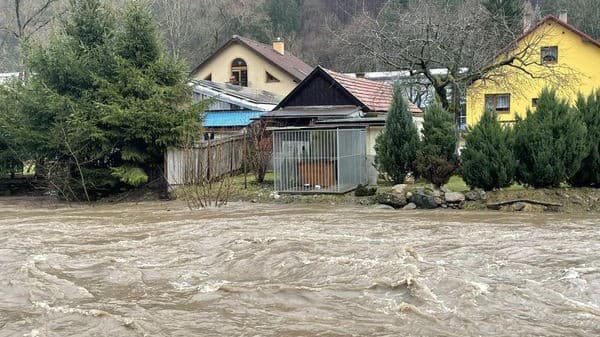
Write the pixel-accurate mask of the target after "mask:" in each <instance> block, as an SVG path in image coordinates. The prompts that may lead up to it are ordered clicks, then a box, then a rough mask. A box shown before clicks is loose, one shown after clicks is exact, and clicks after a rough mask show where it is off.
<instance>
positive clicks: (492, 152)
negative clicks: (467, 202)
mask: <svg viewBox="0 0 600 337" xmlns="http://www.w3.org/2000/svg"><path fill="white" fill-rule="evenodd" d="M512 147H513V139H512V131H511V130H510V129H509V128H503V127H502V126H501V125H500V122H498V118H497V115H496V113H495V112H493V111H489V110H488V111H486V112H485V113H484V114H483V116H482V118H481V120H480V121H479V123H477V125H476V126H475V127H474V128H472V129H470V130H469V132H468V133H467V135H466V137H465V147H464V149H463V150H462V152H461V164H462V166H461V171H462V176H463V179H464V181H465V182H466V183H467V185H469V186H470V187H472V188H482V189H484V190H486V191H490V190H493V189H496V188H501V187H507V186H510V185H511V184H512V182H513V180H514V177H515V169H516V166H517V161H516V159H515V156H514V154H513V149H512Z"/></svg>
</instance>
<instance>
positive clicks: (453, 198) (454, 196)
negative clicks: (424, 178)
mask: <svg viewBox="0 0 600 337" xmlns="http://www.w3.org/2000/svg"><path fill="white" fill-rule="evenodd" d="M444 199H445V200H446V202H447V203H451V204H457V203H460V202H462V201H465V195H464V194H462V193H460V192H446V194H444Z"/></svg>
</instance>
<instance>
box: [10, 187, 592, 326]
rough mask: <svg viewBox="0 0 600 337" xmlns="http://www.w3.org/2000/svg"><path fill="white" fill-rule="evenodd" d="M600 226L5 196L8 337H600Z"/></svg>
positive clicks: (556, 217)
mask: <svg viewBox="0 0 600 337" xmlns="http://www.w3.org/2000/svg"><path fill="white" fill-rule="evenodd" d="M599 222H600V221H599V220H598V218H597V217H596V215H587V216H586V215H580V216H572V215H565V214H542V215H541V214H512V213H477V212H442V211H429V212H421V211H414V212H409V211H399V212H395V211H387V210H375V209H366V208H340V207H334V206H312V205H293V206H285V205H247V204H237V205H230V206H228V207H226V208H224V209H221V210H208V211H195V212H191V211H189V210H188V209H187V208H186V207H185V205H183V204H180V203H158V202H150V203H141V204H119V205H100V206H94V207H88V206H73V207H67V206H64V205H63V206H57V205H49V204H46V203H44V202H42V201H39V200H37V201H32V200H26V199H25V200H24V199H0V266H1V273H0V336H30V337H33V336H281V337H287V336H598V335H600V227H599Z"/></svg>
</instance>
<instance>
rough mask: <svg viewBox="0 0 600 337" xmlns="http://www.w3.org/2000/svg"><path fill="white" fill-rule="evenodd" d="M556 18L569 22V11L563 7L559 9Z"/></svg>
mask: <svg viewBox="0 0 600 337" xmlns="http://www.w3.org/2000/svg"><path fill="white" fill-rule="evenodd" d="M558 18H559V19H560V21H562V22H564V23H569V13H568V12H567V11H566V10H564V9H563V10H561V11H560V13H559V14H558Z"/></svg>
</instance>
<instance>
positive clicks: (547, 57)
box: [542, 46, 558, 64]
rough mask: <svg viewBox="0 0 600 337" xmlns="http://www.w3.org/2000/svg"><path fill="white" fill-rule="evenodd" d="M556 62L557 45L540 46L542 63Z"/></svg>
mask: <svg viewBox="0 0 600 337" xmlns="http://www.w3.org/2000/svg"><path fill="white" fill-rule="evenodd" d="M557 62H558V47H557V46H552V47H542V64H555V63H557Z"/></svg>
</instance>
